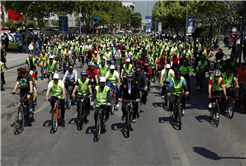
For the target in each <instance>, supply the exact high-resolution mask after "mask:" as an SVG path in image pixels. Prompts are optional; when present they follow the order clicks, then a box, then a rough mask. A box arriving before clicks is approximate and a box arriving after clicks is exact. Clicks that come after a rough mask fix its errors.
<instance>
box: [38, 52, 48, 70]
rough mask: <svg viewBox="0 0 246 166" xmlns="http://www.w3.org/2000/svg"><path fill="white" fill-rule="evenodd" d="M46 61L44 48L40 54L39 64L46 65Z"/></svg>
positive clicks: (46, 56)
mask: <svg viewBox="0 0 246 166" xmlns="http://www.w3.org/2000/svg"><path fill="white" fill-rule="evenodd" d="M47 61H48V55H47V53H45V50H42V53H41V54H40V65H41V66H42V65H44V66H46V62H47Z"/></svg>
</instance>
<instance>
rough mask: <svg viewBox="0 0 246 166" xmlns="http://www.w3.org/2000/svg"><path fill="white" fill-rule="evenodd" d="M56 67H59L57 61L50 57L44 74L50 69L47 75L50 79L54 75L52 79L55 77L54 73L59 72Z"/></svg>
mask: <svg viewBox="0 0 246 166" xmlns="http://www.w3.org/2000/svg"><path fill="white" fill-rule="evenodd" d="M56 66H57V63H56V61H55V60H53V56H50V57H49V61H48V62H47V63H46V67H45V71H44V74H45V73H46V70H47V68H48V73H47V77H48V79H50V75H52V77H53V75H54V73H56V72H57V68H56ZM51 79H52V78H51Z"/></svg>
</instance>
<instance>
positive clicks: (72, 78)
mask: <svg viewBox="0 0 246 166" xmlns="http://www.w3.org/2000/svg"><path fill="white" fill-rule="evenodd" d="M68 69H69V70H67V71H66V73H65V74H64V76H63V79H62V82H64V83H65V88H66V90H68V85H69V84H72V86H73V89H74V86H75V84H76V82H77V80H78V74H77V70H74V67H73V65H72V64H71V65H69V68H68Z"/></svg>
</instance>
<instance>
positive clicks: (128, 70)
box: [123, 64, 132, 78]
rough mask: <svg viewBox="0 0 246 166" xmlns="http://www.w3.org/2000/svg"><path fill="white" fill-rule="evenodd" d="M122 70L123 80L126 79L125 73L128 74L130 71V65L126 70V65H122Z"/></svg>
mask: <svg viewBox="0 0 246 166" xmlns="http://www.w3.org/2000/svg"><path fill="white" fill-rule="evenodd" d="M123 68H124V72H123V77H124V78H125V77H126V73H129V72H131V71H132V64H129V66H128V68H127V66H126V64H124V65H123Z"/></svg>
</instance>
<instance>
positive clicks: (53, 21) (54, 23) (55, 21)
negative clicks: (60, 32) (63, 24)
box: [50, 20, 59, 26]
mask: <svg viewBox="0 0 246 166" xmlns="http://www.w3.org/2000/svg"><path fill="white" fill-rule="evenodd" d="M50 22H51V24H52V25H53V26H58V25H59V22H58V20H50Z"/></svg>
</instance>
